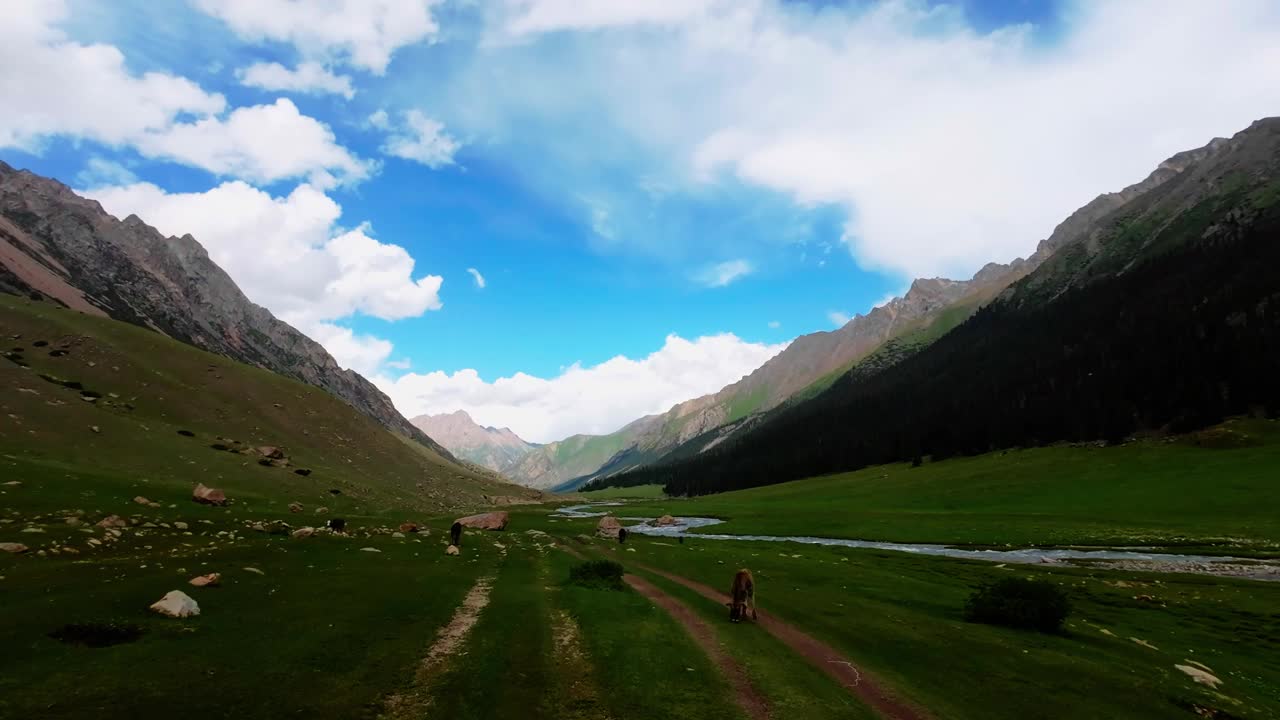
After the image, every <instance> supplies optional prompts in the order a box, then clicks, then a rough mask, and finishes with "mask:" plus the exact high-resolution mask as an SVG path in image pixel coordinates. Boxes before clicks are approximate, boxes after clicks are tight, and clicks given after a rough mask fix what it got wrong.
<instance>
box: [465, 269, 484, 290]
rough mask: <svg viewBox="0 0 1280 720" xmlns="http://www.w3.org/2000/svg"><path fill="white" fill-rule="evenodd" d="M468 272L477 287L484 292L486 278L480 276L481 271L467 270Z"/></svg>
mask: <svg viewBox="0 0 1280 720" xmlns="http://www.w3.org/2000/svg"><path fill="white" fill-rule="evenodd" d="M467 272H469V273H471V278H472V279H473V280H475V281H476V287H478V288H480V289H481V290H483V289H484V285H485V282H484V276H483V275H481V274H480V271H479V270H477V269H475V268H467Z"/></svg>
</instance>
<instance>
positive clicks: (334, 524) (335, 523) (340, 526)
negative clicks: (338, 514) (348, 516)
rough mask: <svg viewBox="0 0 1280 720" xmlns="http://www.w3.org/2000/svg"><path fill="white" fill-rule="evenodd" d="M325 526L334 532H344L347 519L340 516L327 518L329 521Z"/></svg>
mask: <svg viewBox="0 0 1280 720" xmlns="http://www.w3.org/2000/svg"><path fill="white" fill-rule="evenodd" d="M325 527H327V528H329V529H330V530H332V531H334V532H336V533H341V532H346V531H347V521H346V520H344V519H342V518H329V521H328V522H326V523H325Z"/></svg>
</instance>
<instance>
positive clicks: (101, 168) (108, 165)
mask: <svg viewBox="0 0 1280 720" xmlns="http://www.w3.org/2000/svg"><path fill="white" fill-rule="evenodd" d="M137 181H138V176H136V175H134V174H133V171H132V170H130V169H129V168H127V167H125V166H124V165H121V164H120V163H118V162H115V161H114V160H108V159H106V158H104V157H102V156H100V155H92V156H90V157H89V159H88V160H87V161H86V162H85V165H84V169H83V170H81V171H80V172H78V173H76V182H77V183H78V184H79V185H80V186H81V187H99V186H102V185H130V184H133V183H135V182H137Z"/></svg>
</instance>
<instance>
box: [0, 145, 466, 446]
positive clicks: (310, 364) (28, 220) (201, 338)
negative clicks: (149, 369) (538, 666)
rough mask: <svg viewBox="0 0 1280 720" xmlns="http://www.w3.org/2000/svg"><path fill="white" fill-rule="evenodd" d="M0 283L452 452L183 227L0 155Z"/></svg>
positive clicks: (0, 288) (3, 287) (1, 288)
mask: <svg viewBox="0 0 1280 720" xmlns="http://www.w3.org/2000/svg"><path fill="white" fill-rule="evenodd" d="M0 291H5V292H12V293H19V294H24V295H26V294H38V295H41V296H44V297H48V298H50V299H52V300H54V301H56V302H59V303H61V304H63V305H65V306H67V307H70V308H73V309H76V310H80V311H82V312H86V313H90V314H94V315H103V316H108V317H112V318H115V319H117V320H123V321H126V322H130V323H133V324H135V325H140V326H142V327H146V328H150V329H152V330H155V331H156V332H159V333H162V334H164V335H167V336H169V337H171V338H174V339H176V340H180V341H182V342H185V343H187V344H189V345H194V346H196V347H198V348H202V349H204V350H208V351H210V352H214V353H217V354H219V355H225V356H227V357H229V358H233V359H235V360H239V361H241V362H245V363H248V364H250V365H256V366H258V367H262V368H266V369H268V370H271V371H273V372H277V373H280V374H281V375H286V376H288V377H292V378H295V379H297V380H301V381H302V382H305V383H307V384H309V385H314V386H316V387H319V388H323V389H325V390H327V391H329V392H330V393H332V394H334V395H336V396H337V397H339V398H341V399H343V400H344V401H346V402H347V403H348V404H349V405H351V406H352V407H354V408H355V409H356V410H358V411H360V412H361V413H363V414H365V415H367V416H369V417H371V418H373V419H374V420H376V421H378V422H379V423H381V424H382V425H384V426H386V427H388V428H390V429H391V430H394V431H396V432H398V433H400V434H402V435H406V436H408V437H412V438H414V439H416V440H418V441H419V442H421V443H423V444H425V445H428V446H429V447H431V448H432V449H433V450H435V451H436V452H438V453H440V454H441V455H442V456H444V457H445V458H446V459H453V457H452V455H450V454H449V452H448V451H447V450H445V449H444V448H443V447H441V446H440V445H438V444H436V443H435V441H433V440H431V439H430V438H429V437H427V436H426V435H425V434H424V433H423V432H422V431H421V430H419V429H418V428H416V427H414V426H413V425H412V424H411V423H410V422H409V421H408V420H406V419H405V418H404V417H403V416H402V415H400V413H399V412H397V411H396V409H395V407H394V406H393V405H392V404H391V400H390V399H389V398H388V397H387V396H386V395H385V394H383V393H382V392H381V391H380V390H378V389H377V388H376V387H374V386H373V384H372V383H370V382H369V381H368V380H366V379H365V378H363V377H361V376H360V375H359V374H358V373H356V372H353V371H351V370H344V369H342V368H341V367H339V366H338V364H337V362H335V361H334V359H333V357H332V356H330V355H329V353H328V352H326V351H325V349H324V348H322V347H321V346H320V345H319V343H316V342H315V341H314V340H312V339H310V338H308V337H307V336H306V335H303V334H302V333H300V332H298V331H297V330H295V329H294V328H293V327H291V326H290V325H288V324H287V323H284V322H282V321H280V320H279V319H277V318H276V317H275V316H274V315H272V314H271V313H270V312H269V311H268V310H267V309H266V308H263V307H260V306H258V305H255V304H254V303H253V302H251V301H250V300H249V299H248V298H247V297H245V295H244V293H242V292H241V291H240V288H239V287H237V286H236V284H235V282H234V281H233V280H232V279H231V277H230V276H229V275H227V274H226V272H224V271H223V270H222V268H220V267H218V265H217V264H215V263H214V262H213V261H212V260H211V259H210V258H209V255H208V253H207V252H206V251H205V249H204V247H202V246H201V245H200V243H199V242H197V241H196V239H195V238H193V237H192V236H190V235H184V236H182V237H165V236H163V235H161V234H160V232H159V231H157V230H156V229H155V228H153V227H151V226H150V225H147V224H146V223H145V222H143V220H142V219H141V218H139V217H137V216H136V215H130V216H129V217H127V218H125V219H124V220H118V219H116V218H115V217H112V216H111V215H108V214H107V213H106V211H104V210H103V209H102V206H101V205H99V204H98V203H97V202H94V201H93V200H88V199H85V198H82V197H80V196H78V195H76V194H75V193H74V192H72V191H71V189H70V188H68V187H67V186H65V185H63V184H62V183H60V182H57V181H55V180H50V179H48V178H44V177H40V176H39V175H35V174H33V173H30V172H27V171H24V170H22V171H20V170H15V169H14V168H12V167H10V166H9V165H7V164H5V163H4V162H0Z"/></svg>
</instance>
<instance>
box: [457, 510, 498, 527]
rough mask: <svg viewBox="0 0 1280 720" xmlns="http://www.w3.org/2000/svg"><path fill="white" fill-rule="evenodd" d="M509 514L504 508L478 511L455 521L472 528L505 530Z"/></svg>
mask: <svg viewBox="0 0 1280 720" xmlns="http://www.w3.org/2000/svg"><path fill="white" fill-rule="evenodd" d="M509 518H510V515H509V514H507V511H505V510H499V511H497V512H487V513H480V514H479V515H468V516H466V517H464V518H458V519H457V520H456V521H455V522H459V523H462V527H465V528H473V529H475V530H505V529H506V527H507V521H508V519H509Z"/></svg>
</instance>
